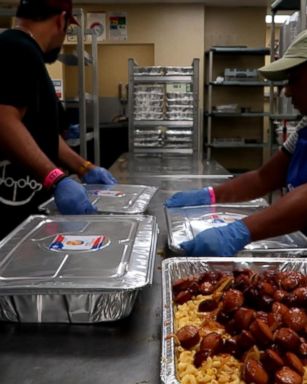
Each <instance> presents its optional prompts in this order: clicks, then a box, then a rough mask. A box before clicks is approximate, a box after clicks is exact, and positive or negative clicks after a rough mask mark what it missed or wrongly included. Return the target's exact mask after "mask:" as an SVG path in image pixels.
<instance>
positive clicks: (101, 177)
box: [82, 167, 117, 184]
mask: <svg viewBox="0 0 307 384" xmlns="http://www.w3.org/2000/svg"><path fill="white" fill-rule="evenodd" d="M82 182H84V183H86V184H116V183H117V180H116V179H115V177H113V176H112V173H111V172H109V171H108V170H107V169H105V168H102V167H95V168H91V169H90V170H89V171H87V172H86V173H85V174H84V175H83V177H82Z"/></svg>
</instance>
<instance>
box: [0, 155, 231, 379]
mask: <svg viewBox="0 0 307 384" xmlns="http://www.w3.org/2000/svg"><path fill="white" fill-rule="evenodd" d="M155 161H157V160H155V159H153V160H150V157H149V158H148V157H145V158H143V159H142V160H140V159H139V158H136V159H134V158H133V157H132V156H131V155H124V156H121V157H120V158H119V159H118V160H117V161H116V162H115V164H114V165H113V166H112V168H111V171H112V172H113V173H114V175H115V176H116V177H117V178H118V179H119V182H120V183H125V182H129V183H132V182H133V180H137V181H138V182H139V183H141V184H148V185H152V183H151V182H150V181H153V180H154V179H155V180H156V181H155V182H156V183H157V184H158V183H159V182H161V181H163V180H164V181H165V180H166V177H165V176H164V177H163V176H162V177H161V175H159V172H158V168H159V167H161V166H162V167H164V170H165V172H167V174H168V175H169V176H168V178H169V183H164V187H163V189H160V190H159V191H158V192H157V193H156V194H155V196H154V198H153V200H152V201H151V203H150V205H149V208H148V211H147V212H148V214H151V215H155V216H156V217H157V221H158V224H159V229H160V233H159V237H158V252H157V257H156V264H155V271H154V280H153V285H152V286H151V287H148V288H146V289H144V290H143V291H141V293H140V294H139V296H138V298H137V300H136V303H135V307H134V309H133V311H132V314H131V315H130V316H129V317H128V318H126V319H123V320H120V321H118V322H110V323H101V324H98V325H37V324H34V325H19V324H17V325H16V324H10V323H0V334H1V342H0V382H1V384H17V383H18V384H34V383H35V384H37V383H44V384H58V383H64V384H84V383H86V384H99V383H101V384H105V383H108V384H113V383H114V384H118V383H124V384H145V383H146V384H157V383H159V382H160V376H159V375H160V350H161V316H162V310H161V261H162V258H163V257H166V256H168V255H170V252H169V251H167V248H166V246H167V245H166V244H167V233H166V223H165V218H164V211H163V202H164V200H165V199H166V198H167V197H168V196H169V195H170V194H171V193H172V192H173V191H171V190H172V189H177V187H179V186H180V187H181V186H182V188H194V187H195V188H197V187H199V186H200V184H201V183H202V182H206V180H205V178H204V174H209V175H214V172H215V171H218V173H217V174H218V175H220V177H222V178H223V176H224V177H227V176H229V174H228V175H227V171H226V170H225V172H224V174H223V168H222V167H221V166H220V165H219V164H217V163H215V162H213V163H202V162H199V161H197V160H190V159H188V160H187V159H186V160H184V159H181V160H178V162H174V163H173V165H172V166H167V167H166V166H165V163H163V159H162V160H161V161H160V160H159V165H156V166H154V162H155ZM172 161H173V160H172ZM182 161H186V162H188V163H189V165H188V166H186V165H184V163H183V162H182ZM141 165H142V166H146V167H148V168H149V170H148V171H146V172H144V173H145V174H144V173H143V174H141V172H138V169H139V167H140V166H141ZM183 165H184V167H183ZM165 167H166V168H165ZM183 168H184V172H182V171H183ZM128 169H129V171H128ZM130 170H134V171H130ZM150 170H152V172H150ZM153 174H154V175H155V177H153V176H152V175H153ZM176 175H177V176H178V177H177V176H176ZM159 178H160V179H159ZM215 179H216V178H214V177H211V180H209V181H210V182H211V181H214V180H215ZM215 181H216V180H215ZM172 182H174V183H175V184H172ZM178 183H179V184H178Z"/></svg>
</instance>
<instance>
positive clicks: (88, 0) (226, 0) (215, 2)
mask: <svg viewBox="0 0 307 384" xmlns="http://www.w3.org/2000/svg"><path fill="white" fill-rule="evenodd" d="M18 2H19V0H0V4H1V5H12V4H17V3H18ZM169 3H184V4H189V3H190V4H193V3H198V4H205V5H208V6H219V7H220V6H224V7H263V6H267V5H268V4H270V3H271V1H270V0H73V4H169Z"/></svg>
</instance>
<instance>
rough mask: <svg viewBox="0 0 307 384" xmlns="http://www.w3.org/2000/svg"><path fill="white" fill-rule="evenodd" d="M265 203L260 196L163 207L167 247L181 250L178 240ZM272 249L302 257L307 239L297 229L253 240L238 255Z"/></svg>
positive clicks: (177, 250) (194, 234)
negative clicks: (236, 200) (246, 199)
mask: <svg viewBox="0 0 307 384" xmlns="http://www.w3.org/2000/svg"><path fill="white" fill-rule="evenodd" d="M265 206H267V203H266V201H265V200H263V199H257V200H252V201H249V202H246V203H240V204H215V205H206V206H196V207H182V208H166V209H165V214H166V221H167V227H168V243H169V248H170V249H171V250H173V251H174V252H177V253H181V252H182V249H181V248H180V243H182V242H183V241H187V240H192V239H193V238H195V236H196V235H197V234H198V233H200V232H202V231H204V230H205V229H209V228H213V227H220V226H224V225H226V224H228V223H231V222H233V221H235V220H240V219H243V218H244V217H246V216H248V215H250V214H252V213H255V212H256V211H258V210H259V209H263V208H264V207H265ZM267 251H270V252H275V253H276V256H278V255H279V256H284V257H289V255H292V256H294V255H296V256H302V255H306V254H307V238H306V236H305V235H303V233H301V232H299V231H297V232H293V233H290V234H286V235H282V236H276V237H272V238H269V239H265V240H259V241H255V242H252V243H250V244H248V245H246V246H245V248H244V249H243V250H242V251H240V252H239V253H238V254H237V255H238V256H245V257H246V256H252V255H254V254H258V256H260V254H261V253H263V252H267Z"/></svg>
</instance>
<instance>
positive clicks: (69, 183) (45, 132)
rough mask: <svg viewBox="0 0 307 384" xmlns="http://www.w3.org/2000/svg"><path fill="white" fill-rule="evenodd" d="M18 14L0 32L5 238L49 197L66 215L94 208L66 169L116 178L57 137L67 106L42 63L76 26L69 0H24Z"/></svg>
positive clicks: (92, 180) (101, 179)
mask: <svg viewBox="0 0 307 384" xmlns="http://www.w3.org/2000/svg"><path fill="white" fill-rule="evenodd" d="M16 17H17V19H16V26H15V27H14V28H13V29H11V30H7V31H5V32H3V33H2V34H1V35H0V50H1V61H0V212H1V218H2V224H1V229H0V238H1V237H3V236H4V235H5V234H7V233H8V232H9V231H11V230H12V229H13V228H14V227H15V226H16V225H17V224H18V223H20V222H21V221H22V220H24V219H25V218H26V217H28V216H29V215H30V214H32V213H35V212H36V209H37V206H38V205H39V204H40V203H42V202H43V201H45V200H46V199H47V198H48V197H49V196H50V194H53V195H54V198H55V202H56V205H57V207H58V209H59V211H60V212H61V213H63V214H87V213H95V212H96V210H95V208H94V207H93V206H92V204H91V203H90V201H89V199H88V196H87V194H86V190H85V188H84V187H83V186H82V185H81V184H80V183H78V182H76V181H74V180H72V179H71V178H67V177H65V174H64V173H63V171H62V170H61V169H60V168H62V167H63V168H64V169H67V170H68V171H70V172H73V173H76V174H78V175H79V177H80V178H81V180H82V182H84V183H89V184H99V183H102V184H114V183H115V182H116V180H115V179H114V178H113V176H112V175H111V173H110V172H108V171H107V170H106V169H104V168H101V167H96V166H95V165H93V164H91V163H90V162H88V161H86V160H85V159H83V158H82V157H81V156H79V155H78V154H77V153H76V152H74V151H73V150H72V149H71V148H70V147H69V146H68V145H67V144H66V143H65V141H64V140H63V139H62V137H61V135H60V133H61V132H62V131H63V128H64V126H65V119H64V118H63V117H64V110H63V107H62V105H61V103H60V102H59V100H58V99H57V96H56V94H55V90H54V87H53V84H52V81H51V79H50V77H49V75H48V72H47V70H46V66H45V63H52V62H54V61H55V60H56V59H57V56H58V54H59V52H60V50H61V47H62V44H63V41H64V38H65V34H66V31H67V27H68V25H69V24H72V23H77V21H76V20H75V19H74V17H73V15H72V2H71V0H21V2H20V4H19V6H18V9H17V13H16ZM4 220H5V225H3V224H4ZM4 227H5V228H4Z"/></svg>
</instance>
